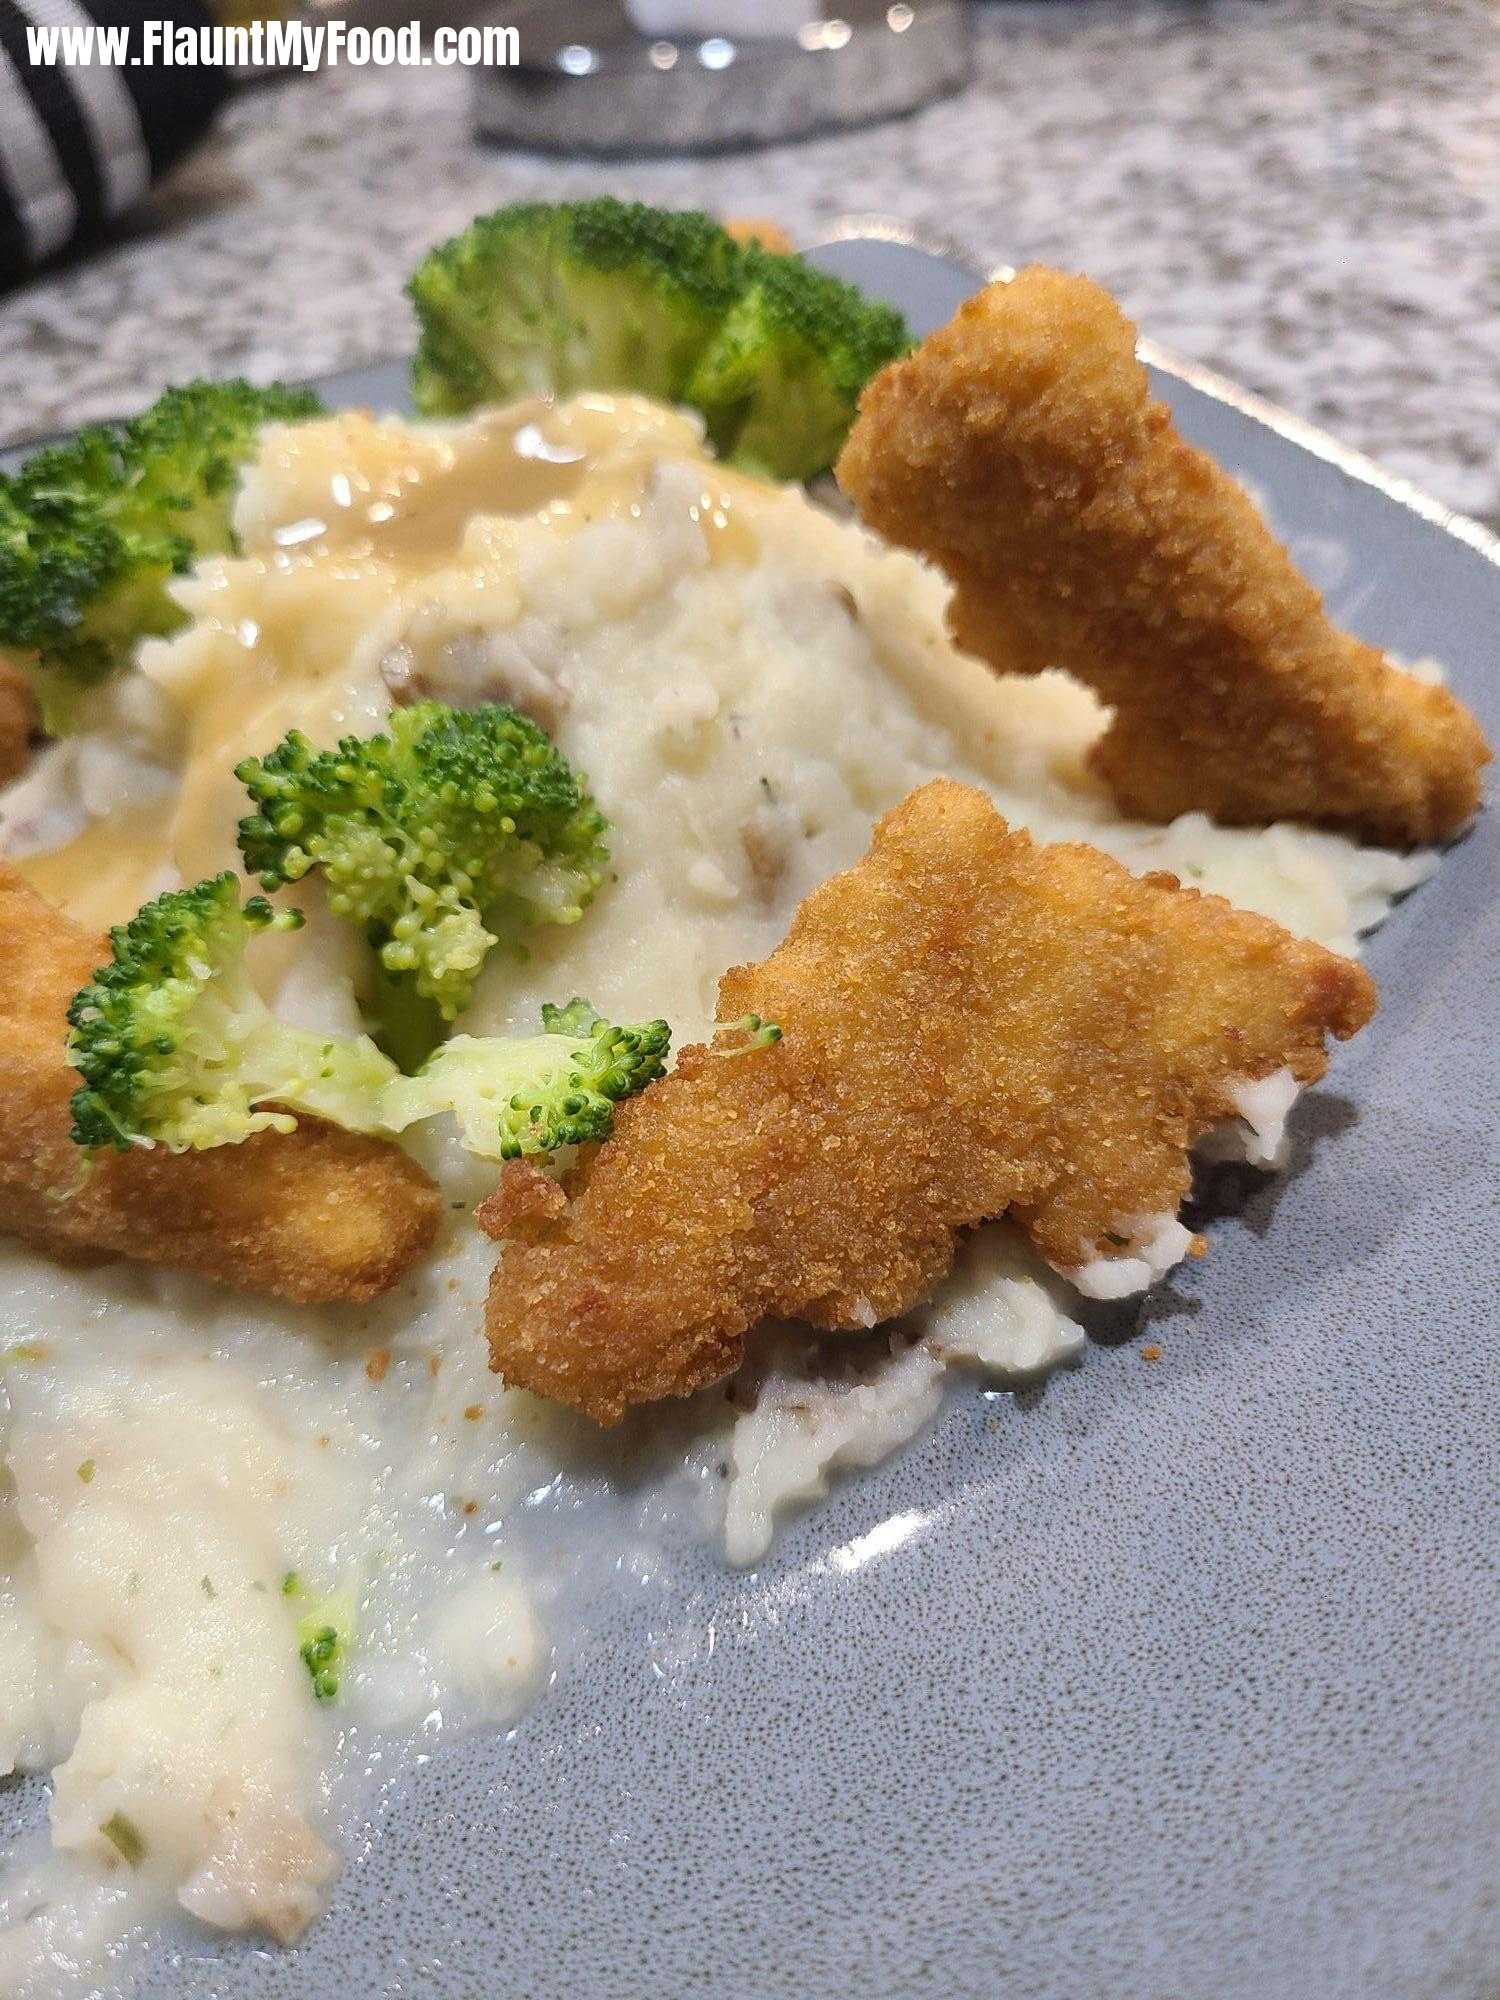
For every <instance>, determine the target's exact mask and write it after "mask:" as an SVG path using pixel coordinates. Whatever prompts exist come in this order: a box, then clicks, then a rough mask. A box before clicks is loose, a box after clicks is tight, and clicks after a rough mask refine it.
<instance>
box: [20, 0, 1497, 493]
mask: <svg viewBox="0 0 1500 2000" xmlns="http://www.w3.org/2000/svg"><path fill="white" fill-rule="evenodd" d="M979 23H980V25H979V38H978V43H977V47H976V54H975V74H974V81H973V84H972V86H971V88H970V89H969V90H967V91H966V92H965V93H964V94H963V95H961V96H959V97H957V98H953V99H951V100H949V101H948V102H946V103H943V104H940V105H936V106H933V107H932V108H930V109H928V110H926V111H924V112H922V113H920V114H918V115H917V116H915V117H913V118H910V119H908V120H906V121H904V122H901V123H899V124H892V125H885V126H880V127H876V128H873V129H870V130H866V131H863V132H859V133H855V134H852V135H845V136H841V137H836V138H830V139H827V140H818V141H814V142H812V143H808V144H803V145H799V146H791V147H785V148H781V149H778V150H776V151H773V152H769V153H767V152H762V153H748V154H739V155H729V156H724V157H719V158H715V159H710V160H671V161H656V162H649V163H641V164H634V165H623V166H619V165H617V166H607V165H598V164H587V165H585V164H576V163H572V162H559V161H556V160H552V159H542V158H538V157H536V156H533V155H525V154H520V153H513V152H507V151H503V150H500V149H497V148H493V147H483V148H482V147H480V146H478V145H476V144H475V143H474V142H473V140H472V139H471V138H470V136H469V124H468V116H467V87H466V82H465V79H464V78H463V77H462V76H459V75H454V74H452V73H448V72H438V71H421V72H406V73H399V72H385V73H375V72H368V73H359V72H354V71H346V72H342V73H338V72H334V73H330V74H327V75H325V76H321V77H317V78H310V79H297V80H295V81H286V82H277V83H274V84H270V85H267V86H264V87H260V88H257V89H255V90H253V91H250V92H248V93H246V94H245V95H244V96H243V97H241V98H240V99H239V100H238V102H237V103H236V104H235V105H234V106H233V107H232V108H231V110H230V112H229V114H228V115H227V116H226V118H225V119H224V121H223V123H222V126H221V128H220V131H219V134H218V136H217V137H216V139H215V140H214V141H213V142H212V143H211V144H210V145H209V146H208V147H206V148H205V149H204V150H203V151H202V152H200V153H199V154H198V155H197V156H196V157H195V158H194V160H193V161H192V162H191V163H190V164H189V165H188V167H187V168H186V169H185V170H184V171H182V172H181V173H180V174H179V176H178V178H177V179H176V181H175V182H174V183H173V184H172V186H171V187H170V188H169V189H167V190H166V191H164V193H163V194H162V195H161V196H160V197H159V198H158V201H157V205H156V208H155V211H154V213H153V214H152V215H151V216H150V217H148V218H146V219H145V220H144V221H143V223H142V225H141V226H140V227H139V229H138V230H137V233H136V234H135V235H134V236H133V237H132V238H131V239H130V240H128V241H125V242H122V243H119V244H117V245H115V246H113V247H111V248H109V249H107V250H105V251H103V252H101V253H99V254H96V255H95V256H94V257H93V258H92V259H91V260H90V261H88V262H87V263H86V264H81V265H76V266H74V267H72V268H69V269H66V270H63V271H61V272H59V273H57V274H55V275H50V276H48V277H46V278H44V279H42V280H40V281H38V282H36V283H34V284H32V285H30V286H29V287H27V288H25V289H24V290H22V291H20V292H18V293H14V294H12V295H11V296H10V297H8V298H7V299H6V300H4V301H3V303H0V441H5V442H13V441H15V440H18V439H21V438H25V437H28V436H33V435H37V434H41V433H44V432H47V431H49V430H56V429H58V428H60V427H64V426H66V425H68V424H71V423H73V422H75V421H77V420H79V419H81V418H84V417H89V416H99V415H108V414H113V413H115V412H118V411H123V410H126V409H129V408H131V407H133V406H134V405H136V404H138V403H140V402H142V401H144V400H146V399H147V398H148V397H149V396H150V395H151V394H153V393H155V391H156V390H157V389H158V388H159V387H160V386H161V385H163V384H164V383H166V382H168V381H170V380H173V379H176V378H181V377H182V376H184V375H187V374H192V373H223V372H232V371H242V372H245V373H248V374H251V375H256V376H270V375H284V376H305V375H314V374H318V373H321V372H324V371H326V370H329V369H333V368H336V367H339V366H343V365H347V364H349V363H352V362H355V361H360V360H367V359H371V358H374V357H376V356H381V355H388V354H395V353H399V352H401V351H403V350H404V349H405V348H406V347H407V346H408V345H409V343H410V339H411V327H410V322H409V315H408V310H407V307H406V304H405V301H404V300H403V298H402V294H401V285H402V280H403V279H404V277H405V276H406V273H407V272H408V270H409V269H410V267H411V265H412V263H413V262H414V260H415V259H416V258H417V256H418V255H419V254H420V253H421V251H422V250H423V248H424V247H425V246H426V245H427V244H429V243H431V242H433V241H434V240H436V239H437V238H438V237H440V236H442V235H444V234H447V233H449V232H450V231H452V230H453V229H455V228H457V227H458V226H459V225H461V224H462V223H464V222H466V221H467V220H468V219H469V217H470V216H471V215H473V214H474V213H475V211H476V210H479V209H482V208H486V207H490V206H493V205H495V204H496V203H498V202H502V201H507V200H511V199H514V198H516V197H518V196H534V195H537V194H542V193H545V194H554V195H555V194H565V193H581V192H589V191H596V190H600V189H606V188H607V189H610V190H614V191H619V192H628V193H635V194H639V195H642V196H645V197H646V198H648V199H656V200H661V201H666V202H672V203H679V204H682V203H701V204H703V205H707V206H713V207H717V208H719V209H721V210H723V211H726V212H741V213H754V214H762V215H764V214H771V215H774V216H776V217H778V218H779V219H780V220H782V221H783V222H784V223H786V224H787V225H788V226H789V227H790V228H791V229H792V231H793V232H794V233H795V234H797V235H799V236H801V237H802V238H804V239H806V238H808V237H811V236H814V235H816V234H817V232H818V230H819V229H820V227H822V226H825V225H826V224H828V223H829V222H831V221H832V220H833V219H834V218H836V217H838V216H840V215H844V214H848V213H850V212H856V211H857V212H865V213H882V214H886V215H892V216H897V217H901V218H903V219H905V220H906V221H907V222H909V223H911V224H913V225H915V226H916V227H918V228H919V229H921V230H925V231H927V232H930V233H932V234H934V235H937V236H942V237H946V238H947V239H949V240H950V241H952V242H954V243H955V244H956V245H958V246H960V247H962V248H963V249H965V250H967V251H969V252H971V253H972V254H973V255H975V256H976V257H977V258H979V259H981V260H991V261H1002V260H1003V261H1010V262H1024V261H1026V260H1028V259H1034V258H1040V259H1045V260H1048V261H1051V262H1056V263H1060V264H1064V265H1071V266H1075V267H1078V268H1081V269H1084V270H1087V271H1089V272H1091V273H1092V274H1093V275H1095V276H1096V277H1098V278H1100V279H1102V280H1103V281H1104V282H1105V283H1106V284H1108V285H1110V286H1112V287H1113V288H1115V289H1116V290H1117V291H1118V292H1119V293H1120V295H1121V296H1122V298H1123V299H1124V301H1125V303H1126V305H1127V307H1128V309H1129V310H1130V311H1131V312H1132V313H1133V314H1134V315H1135V316H1136V317H1137V318H1138V319H1139V320H1140V321H1141V322H1142V324H1143V326H1144V327H1145V328H1146V329H1147V330H1148V331H1149V332H1150V333H1152V334H1153V335H1154V336H1155V337H1156V338H1157V339H1158V340H1160V341H1162V342H1164V343H1166V344H1167V345H1169V346H1172V347H1175V348H1177V349H1179V350H1180V351H1182V352H1184V353H1186V354H1189V355H1191V356H1194V357H1196V358H1198V359H1200V360H1204V361H1207V362H1210V363H1211V364H1212V365H1214V366H1216V367H1218V368H1219V369H1221V370H1222V371H1223V372H1225V373H1227V374H1229V375H1232V376H1234V377H1236V378H1238V379H1239V380H1240V381H1242V382H1244V383H1246V384H1248V385H1250V386H1251V387H1253V388H1256V389H1258V390H1260V391H1262V392H1263V393H1265V394H1267V395H1270V396H1272V397H1274V398H1275V399H1277V400H1278V401H1280V402H1282V403H1285V404H1287V405H1288V406H1289V407H1291V408H1292V409H1294V410H1296V411H1297V412H1299V413H1300V414H1301V415H1303V416H1307V417H1310V418H1312V419H1313V420H1314V421H1316V422H1319V423H1321V424H1323V425H1325V426H1326V427H1327V428H1328V429H1330V430H1331V431H1333V432H1334V433H1335V434H1336V435H1337V436H1338V437H1340V438H1341V439H1343V440H1344V441H1345V442H1346V443H1349V444H1353V445H1356V446H1358V447H1360V448H1361V449H1363V450H1365V451H1367V452H1369V453H1371V454H1372V455H1374V456H1375V457H1377V458H1380V459H1383V460H1384V461H1386V463H1387V464H1389V465H1390V466H1391V467H1392V468H1394V469H1395V470H1397V471H1399V472H1401V473H1404V474H1406V475H1407V476H1408V477H1409V478H1412V479H1414V480H1416V481H1417V482H1418V483H1419V484H1421V485H1423V486H1425V487H1427V488H1428V489H1429V490H1430V491H1431V492H1433V493H1434V494H1436V495H1437V496H1438V497H1439V498H1440V499H1442V500H1444V501H1446V502H1447V503H1448V504H1449V505H1451V506H1454V507H1458V508H1460V509H1462V510H1464V511H1466V512H1468V513H1472V514H1477V515H1479V516H1481V517H1483V518H1485V519H1487V520H1489V521H1490V522H1491V523H1492V524H1497V525H1500V449H1497V437H1500V14H1497V13H1496V12H1495V11H1494V10H1493V9H1492V8H1491V7H1490V6H1489V5H1488V4H1486V0H1402V4H1390V0H1372V4H1357V3H1356V0H1221V4H1203V5H1194V6H1189V5H1166V4H1135V5H1132V4H1105V0H1052V4H1050V5H1003V4H1002V5H989V6H985V7H982V8H981V9H980V10H979Z"/></svg>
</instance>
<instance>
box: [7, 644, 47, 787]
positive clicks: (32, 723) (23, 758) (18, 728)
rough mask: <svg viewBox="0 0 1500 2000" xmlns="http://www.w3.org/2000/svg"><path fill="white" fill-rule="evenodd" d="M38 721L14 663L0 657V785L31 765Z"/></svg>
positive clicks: (24, 681) (31, 697) (33, 702)
mask: <svg viewBox="0 0 1500 2000" xmlns="http://www.w3.org/2000/svg"><path fill="white" fill-rule="evenodd" d="M39 720H40V718H39V716H38V713H37V705H36V697H35V696H34V695H33V694H32V692H31V686H30V683H29V682H28V681H27V679H26V676H25V675H24V674H23V673H22V672H21V669H20V668H19V667H18V666H17V665H16V664H15V662H14V660H11V659H8V658H7V657H6V655H5V654H4V653H0V785H8V784H9V783H10V781H11V779H12V778H19V777H20V775H21V773H22V772H23V771H24V770H25V769H26V766H27V764H28V763H29V762H30V761H31V745H32V740H33V738H34V737H35V735H36V731H37V725H38V722H39Z"/></svg>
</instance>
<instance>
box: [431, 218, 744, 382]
mask: <svg viewBox="0 0 1500 2000" xmlns="http://www.w3.org/2000/svg"><path fill="white" fill-rule="evenodd" d="M737 254H738V253H737V250H736V246H735V245H734V243H733V242H732V240H731V239H730V238H729V237H728V236H726V235H725V233H724V231H723V230H721V229H720V228H719V226H718V225H717V223H715V222H713V221H711V220H710V218H709V217H708V216H706V215H699V214H691V213H687V214H678V213H674V212H672V211H670V210H666V209H659V208H648V207H647V206H645V205H644V204H643V203H641V202H626V201H614V200H611V199H609V198H607V197H601V198H599V199H597V200H593V201H578V202H563V203H559V204H549V203H544V202H522V203H518V204H516V205H515V206H513V207H510V208H502V209H500V210H498V211H497V213H495V214H494V215H486V216H481V217H480V218H479V219H478V220H477V221H476V222H474V223H473V224H472V225H471V226H470V227H469V228H468V229H466V230H465V231H464V232H463V234H462V235H460V236H456V237H455V238H454V239H453V240H452V241H451V242H450V243H445V244H443V245H442V246H441V247H440V248H438V249H437V250H434V251H433V252H432V254H431V255H430V256H429V257H428V258H427V259H426V261H425V262H424V263H422V264H421V265H420V266H419V267H418V269H417V270H416V272H415V273H414V275H413V277H412V279H411V283H410V286H409V288H408V289H409V290H410V293H411V297H412V300H413V303H414V304H415V306H416V308H417V315H418V318H419V319H420V321H421V327H422V337H421V343H420V345H419V346H418V349H417V355H416V360H415V362H414V364H413V394H414V397H415V400H416V405H417V408H418V409H419V410H421V411H422V412H423V413H424V414H425V415H427V416H454V415H458V414H460V413H462V412H463V411H465V410H470V409H473V408H474V406H475V405H476V404H478V403H497V402H499V403H508V402H513V401H514V400H515V399H516V398H517V397H520V396H525V395H537V394H541V393H546V392H551V393H554V394H557V395H569V394H571V393H572V392H573V391H574V390H577V389H634V390H638V391H639V392H640V393H641V394H642V395H647V396H657V397H661V398H662V399H664V400H666V401H669V402H670V401H673V400H675V399H676V398H677V397H678V396H679V395H680V394H681V392H682V388H683V385H684V383H685V382H686V381H687V378H688V375H689V372H690V371H691V369H692V366H693V362H694V359H695V358H696V356H697V354H698V353H699V351H700V350H701V349H702V347H703V344H704V342H705V341H706V340H707V339H708V337H709V335H710V334H711V332H712V330H713V327H714V325H715V324H716V323H717V321H718V319H719V317H720V316H721V315H722V313H723V312H724V310H725V309H726V307H727V306H728V305H729V303H730V301H731V300H732V298H733V296H734V290H733V280H734V274H735V271H736V268H737Z"/></svg>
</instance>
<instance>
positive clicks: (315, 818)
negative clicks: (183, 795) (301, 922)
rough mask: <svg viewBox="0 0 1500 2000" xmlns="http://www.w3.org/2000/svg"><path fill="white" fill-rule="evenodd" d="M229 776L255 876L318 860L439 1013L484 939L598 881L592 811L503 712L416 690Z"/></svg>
mask: <svg viewBox="0 0 1500 2000" xmlns="http://www.w3.org/2000/svg"><path fill="white" fill-rule="evenodd" d="M237 775H238V776H239V778H240V779H241V781H242V782H243V784H244V785H245V788H246V790H247V791H248V792H249V794H250V797H251V799H252V800H253V801H254V804H255V808H256V810H255V812H254V813H253V814H251V815H250V816H249V817H247V818H246V819H243V820H242V821H241V822H240V850H241V852H242V854H243V855H244V858H245V866H246V868H247V869H248V870H249V871H250V872H251V874H253V875H255V876H257V877H258V878H259V880H260V883H261V886H262V887H263V888H266V889H274V888H278V887H280V886H281V885H282V884H283V883H287V882H297V881H300V880H301V879H302V877H303V876H304V875H307V874H308V873H309V872H310V871H311V870H313V869H315V868H316V869H319V870H320V871H321V872H322V875H323V879H324V882H325V885H326V887H327V892H328V899H329V903H330V905H331V907H332V908H333V909H334V911H335V912H336V913H337V914H339V915H340V916H343V917H347V918H348V919H349V920H350V921H351V922H354V923H357V924H359V925H361V926H362V928H363V929H364V931H365V933H366V935H367V936H368V937H369V938H370V941H371V943H372V944H373V945H374V947H375V949H376V950H377V952H378V953H379V957H380V962H381V965H382V966H383V968H384V969H385V971H386V973H388V974H390V975H392V976H393V977H394V978H395V979H396V980H397V981H398V982H402V983H407V984H409V985H410V987H411V988H412V989H413V990H414V991H415V992H416V994H417V995H418V996H419V997H420V998H422V999H424V1000H429V1001H432V1002H433V1003H434V1004H435V1005H436V1007H437V1009H438V1011H439V1013H440V1014H441V1016H442V1018H443V1019H445V1020H453V1019H454V1018H455V1017H456V1016H457V1015H458V1014H459V1013H461V1012H462V1011H463V1009H464V1008H465V1007H466V1006H467V1005H468V1003H469V999H470V997H471V995H472V992H473V987H474V981H475V978H476V977H477V975H478V972H479V969H480V967H481V966H482V965H483V963H484V961H485V958H486V956H487V955H488V954H489V952H490V951H491V950H492V948H493V947H494V946H495V944H496V943H497V942H499V941H500V940H502V939H504V940H506V941H508V942H510V943H511V944H513V945H514V944H516V943H518V941H519V938H520V935H521V933H522V932H523V931H524V930H526V929H527V928H529V927H530V926H531V925H534V924H567V923H573V922H575V921H576V920H577V919H578V918H579V917H580V916H581V915H582V914H583V911H584V909H585V907H586V906H587V904H588V902H589V901H590V899H591V898H592V896H593V894H594V891H595V890H596V889H597V887H598V886H599V883H600V882H601V881H602V880H603V878H604V871H605V863H606V860H607V854H606V850H605V847H604V818H603V815H602V814H601V813H600V812H599V809H598V807H597V806H596V805H595V804H594V802H593V800H592V798H591V797H590V796H589V793H588V791H587V790H586V789H585V787H584V786H583V785H582V783H581V782H580V781H579V779H578V777H577V776H576V775H575V774H574V772H573V770H572V768H571V766H570V765H569V764H568V761H567V759H566V758H565V757H563V756H562V754H561V753H560V752H559V751H557V750H555V749H554V748H553V746H552V744H551V742H550V740H549V739H548V737H547V736H546V735H545V734H544V732H543V731H542V730H540V729H539V728H538V727H537V725H536V724H535V723H534V722H532V721H530V720H528V718H527V717H525V716H523V715H519V714H517V713H516V711H515V710H514V709H509V708H502V707H499V706H497V705H493V704H491V705H487V706H484V707H481V708H475V709H453V708H448V707H445V706H444V705H443V704H442V703H441V702H420V703H418V704H417V705H416V706H414V707H412V708H405V709H398V710H397V711H396V713H395V714H394V715H393V716H392V717H391V721H390V725H389V732H388V733H387V734H384V735H378V736H369V737H353V736H351V737H346V738H345V739H344V740H343V741H342V742H341V743H340V744H339V745H338V746H337V748H336V749H333V750H318V749H317V748H315V747H314V745H312V744H311V743H309V742H308V740H307V739H306V737H304V736H302V735H300V734H299V733H297V732H296V731H294V732H293V733H292V734H291V735H289V736H288V737H287V738H286V739H285V740H284V741H283V742H282V743H281V744H279V745H278V746H277V748H276V749H274V750H272V751H271V752H270V754H269V755H268V756H265V757H252V758H248V759H246V761H245V762H244V763H242V764H240V765H239V766H238V767H237ZM424 1053H425V1051H424Z"/></svg>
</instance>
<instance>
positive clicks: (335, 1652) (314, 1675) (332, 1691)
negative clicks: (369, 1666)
mask: <svg viewBox="0 0 1500 2000" xmlns="http://www.w3.org/2000/svg"><path fill="white" fill-rule="evenodd" d="M281 1594H282V1596H283V1597H287V1598H291V1599H293V1600H295V1601H297V1602H299V1603H303V1602H306V1599H307V1593H306V1591H305V1590H304V1589H303V1586H302V1580H301V1578H300V1577H299V1576H298V1575H297V1573H296V1572H295V1570H289V1571H288V1572H287V1574H286V1576H285V1577H284V1578H283V1579H282V1585H281ZM354 1623H355V1599H354V1592H353V1591H352V1590H347V1589H346V1590H339V1591H335V1592H334V1593H333V1595H332V1596H331V1597H324V1598H319V1599H318V1600H316V1601H315V1602H314V1603H313V1604H312V1606H311V1608H310V1609H309V1610H306V1611H303V1612H301V1613H300V1615H299V1616H298V1619H297V1656H298V1658H299V1659H300V1660H301V1662H302V1664H303V1666H304V1667H306V1669H307V1677H308V1679H309V1680H310V1681H311V1682H312V1691H313V1699H314V1701H318V1702H329V1701H336V1700H337V1699H338V1696H339V1690H340V1687H341V1686H342V1684H343V1677H344V1668H345V1667H346V1666H347V1664H348V1660H349V1655H350V1653H351V1652H352V1651H353V1650H354Z"/></svg>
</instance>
